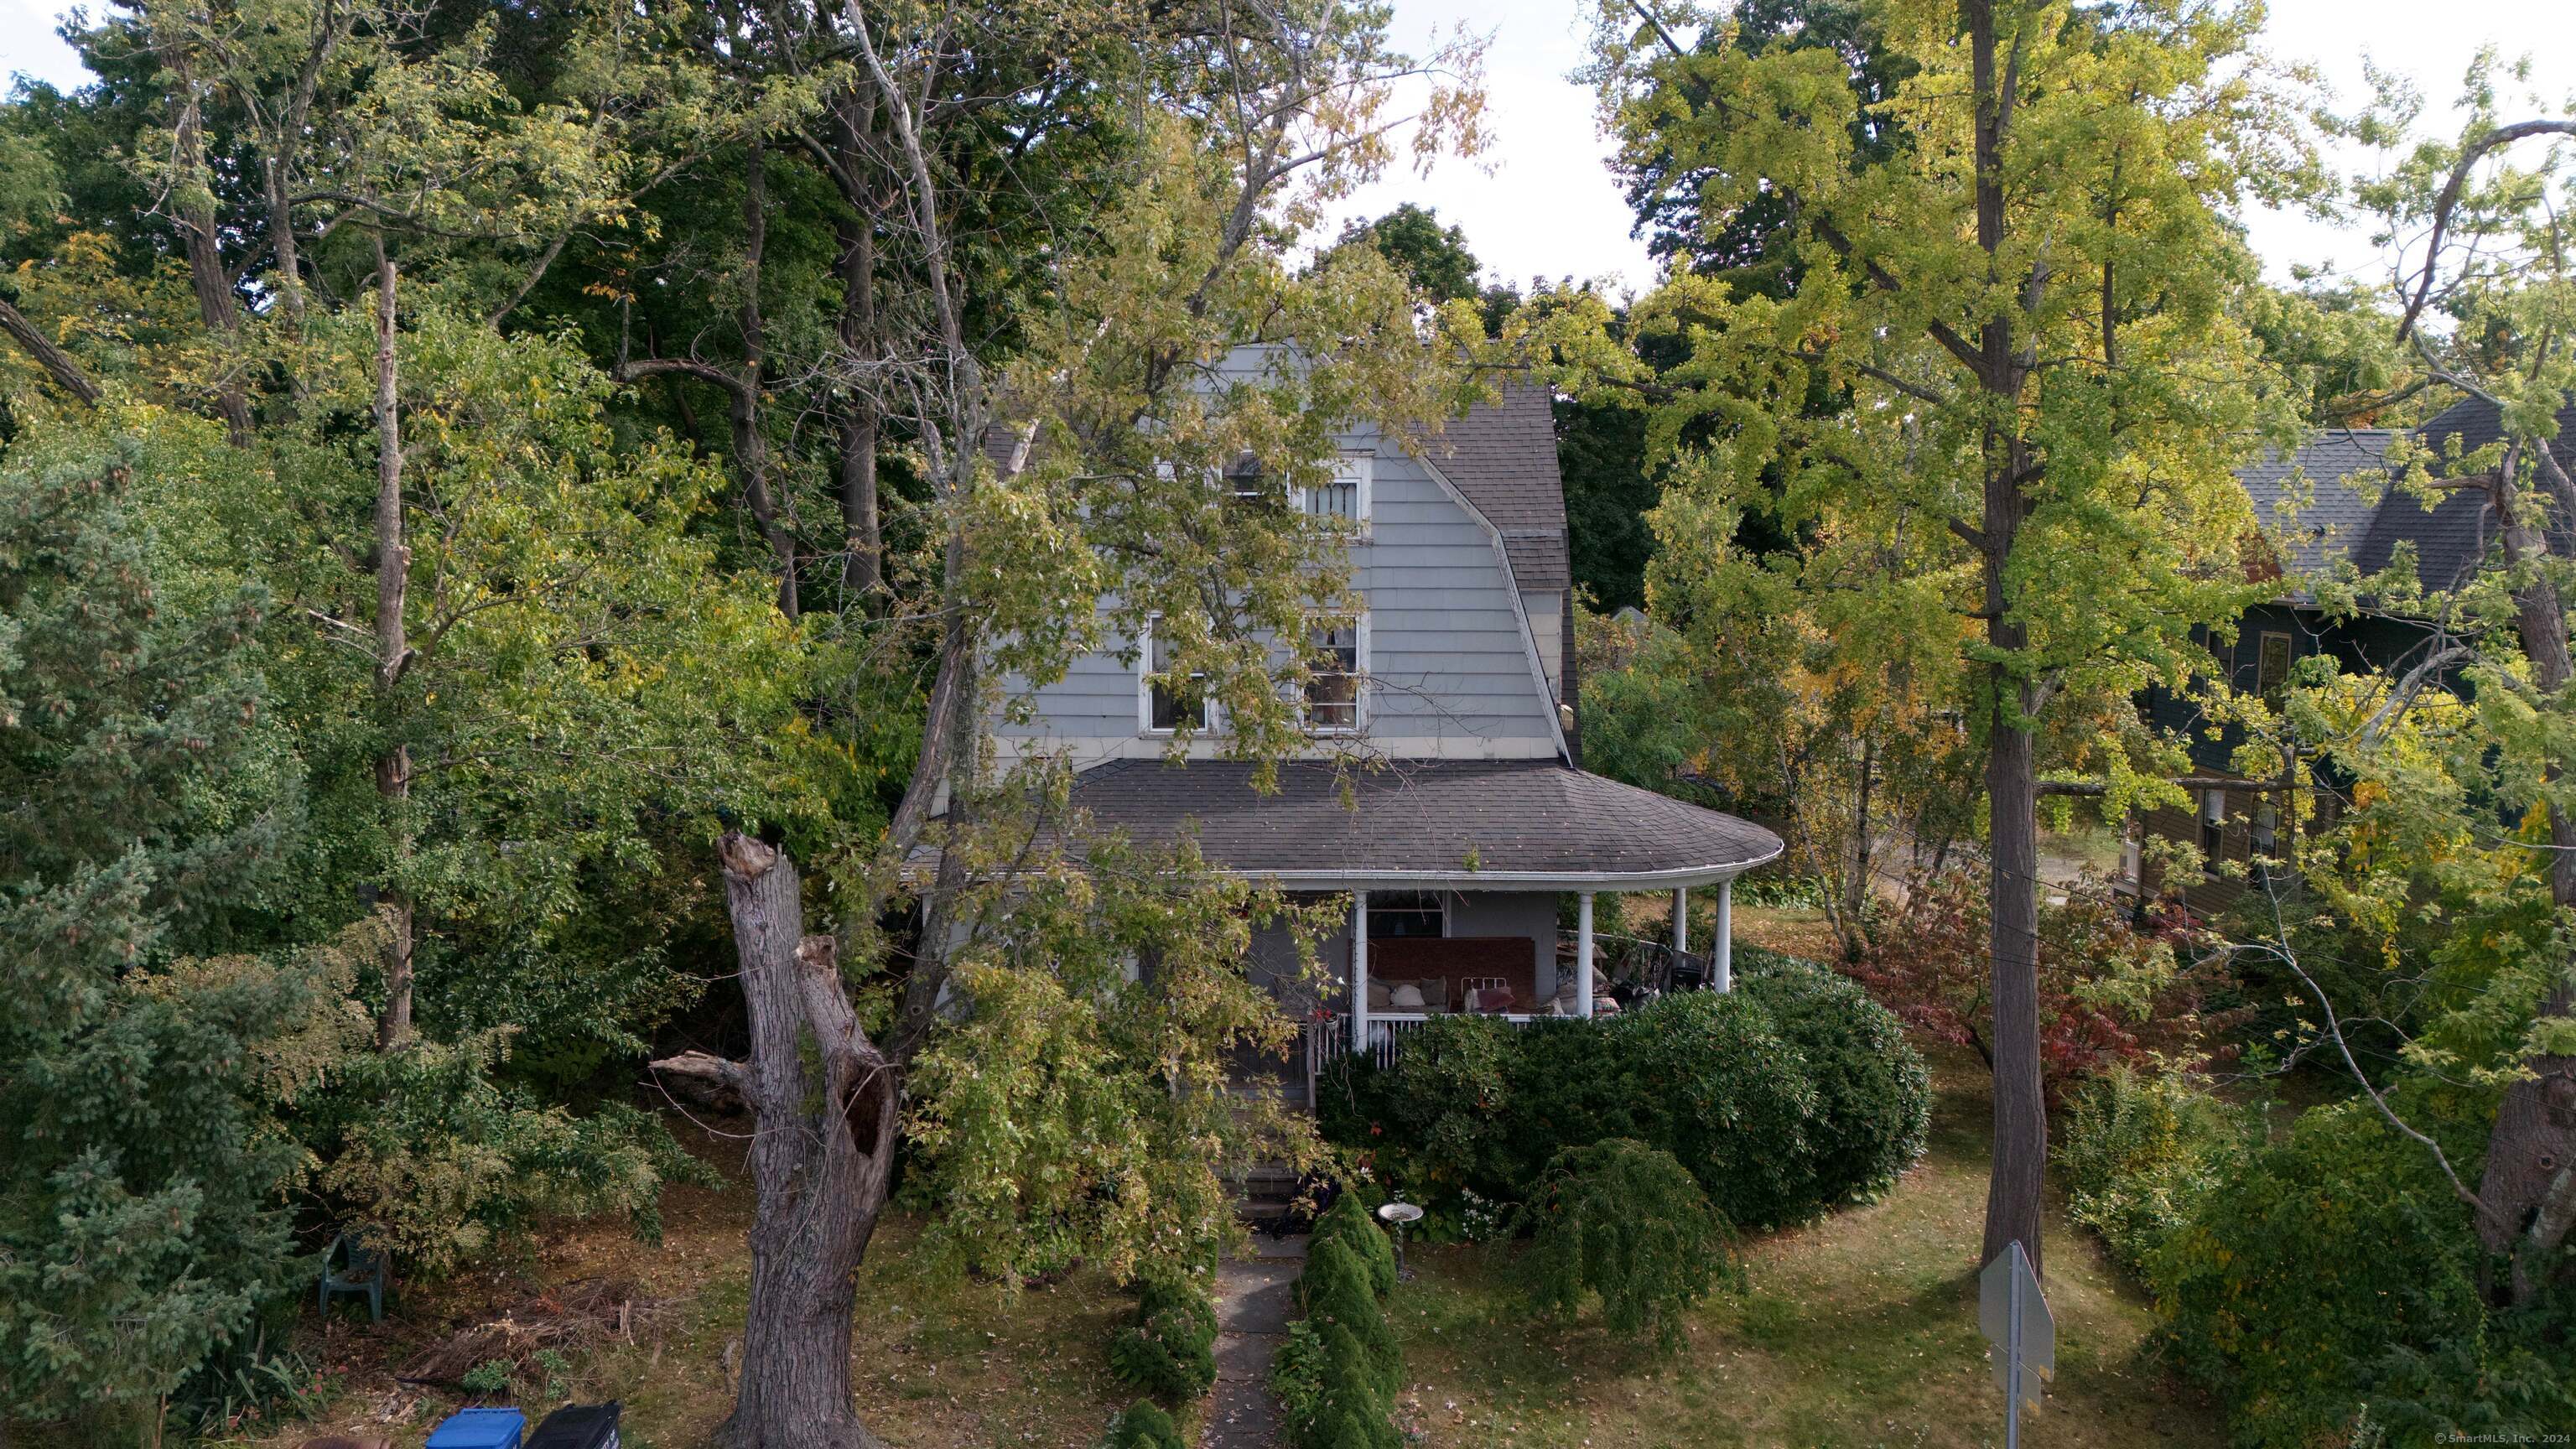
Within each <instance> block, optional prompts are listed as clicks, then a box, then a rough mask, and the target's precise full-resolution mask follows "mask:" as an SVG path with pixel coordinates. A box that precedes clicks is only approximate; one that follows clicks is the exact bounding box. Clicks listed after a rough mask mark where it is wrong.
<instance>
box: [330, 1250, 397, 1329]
mask: <svg viewBox="0 0 2576 1449" xmlns="http://www.w3.org/2000/svg"><path fill="white" fill-rule="evenodd" d="M335 1262H336V1263H338V1264H339V1265H340V1266H339V1268H338V1269H337V1270H334V1269H333V1268H332V1266H331V1265H332V1264H333V1263H335ZM344 1293H345V1294H348V1295H350V1296H352V1297H360V1296H363V1297H364V1298H365V1299H366V1300H367V1321H368V1322H370V1323H382V1322H384V1319H385V1255H384V1254H383V1253H381V1252H379V1251H377V1250H376V1249H374V1248H371V1247H368V1246H367V1245H366V1244H364V1243H362V1242H359V1241H358V1240H357V1239H355V1238H352V1237H350V1236H349V1235H348V1234H347V1233H342V1234H341V1235H340V1236H338V1237H336V1238H333V1239H332V1240H331V1246H330V1247H329V1248H327V1249H325V1250H324V1251H323V1254H322V1288H321V1292H320V1294H319V1296H318V1298H317V1303H316V1306H318V1307H319V1308H320V1309H321V1310H322V1316H323V1317H324V1318H329V1317H330V1316H331V1300H332V1299H333V1298H336V1297H338V1296H340V1295H341V1294H344Z"/></svg>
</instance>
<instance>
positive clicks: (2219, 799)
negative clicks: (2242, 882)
mask: <svg viewBox="0 0 2576 1449" xmlns="http://www.w3.org/2000/svg"><path fill="white" fill-rule="evenodd" d="M2226 858H2227V792H2226V791H2224V790H2203V791H2201V792H2200V859H2201V868H2202V869H2204V870H2206V871H2208V872H2209V873H2210V874H2212V875H2216V874H2217V873H2218V863H2219V862H2220V861H2222V860H2224V859H2226Z"/></svg>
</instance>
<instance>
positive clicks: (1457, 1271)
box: [1391, 910, 2224, 1449]
mask: <svg viewBox="0 0 2576 1449" xmlns="http://www.w3.org/2000/svg"><path fill="white" fill-rule="evenodd" d="M1803 914H1805V913H1799V912H1786V911H1764V912H1760V913H1756V912H1754V911H1751V910H1747V911H1744V912H1740V913H1739V914H1738V922H1739V929H1740V932H1741V934H1742V935H1743V937H1744V938H1746V939H1751V940H1759V941H1761V942H1762V943H1763V944H1766V945H1773V946H1775V947H1779V948H1784V949H1796V948H1797V947H1799V946H1801V945H1804V944H1805V942H1804V940H1803V939H1802V937H1803V936H1805V935H1807V934H1810V933H1811V930H1810V928H1812V927H1813V926H1814V925H1815V924H1816V923H1814V922H1810V921H1806V920H1803V919H1801V917H1802V915H1803ZM1748 918H1749V919H1748ZM1930 1060H1931V1062H1932V1066H1933V1077H1934V1085H1935V1090H1936V1097H1935V1106H1934V1115H1933V1123H1932V1137H1931V1144H1930V1151H1929V1152H1928V1153H1927V1155H1926V1156H1925V1158H1924V1160H1923V1161H1922V1162H1921V1163H1920V1164H1919V1165H1917V1166H1916V1167H1915V1169H1914V1170H1913V1171H1912V1172H1910V1173H1908V1174H1907V1175H1906V1177H1905V1178H1904V1180H1903V1181H1902V1182H1901V1183H1899V1184H1898V1185H1897V1187H1896V1188H1895V1190H1894V1191H1892V1192H1891V1193H1889V1194H1888V1196H1887V1197H1886V1199H1885V1200H1883V1201H1881V1202H1878V1203H1874V1204H1871V1205H1868V1206H1864V1207H1858V1208H1852V1209H1849V1210H1846V1211H1843V1212H1839V1213H1836V1214H1834V1215H1832V1216H1831V1217H1829V1218H1826V1219H1825V1220H1823V1221H1821V1222H1817V1223H1814V1224H1811V1225H1809V1226H1806V1227H1803V1228H1798V1229H1794V1230H1790V1231H1786V1232H1780V1233H1774V1234H1770V1235H1767V1236H1765V1237H1762V1238H1759V1239H1755V1240H1753V1241H1751V1242H1749V1243H1748V1244H1747V1245H1746V1247H1745V1254H1744V1258H1745V1268H1746V1278H1747V1288H1746V1291H1745V1292H1743V1293H1742V1294H1741V1295H1722V1296H1720V1297H1718V1298H1716V1299H1713V1300H1712V1301H1711V1302H1710V1303H1708V1304H1707V1305H1705V1306H1704V1307H1703V1309H1702V1310H1701V1312H1700V1313H1699V1314H1698V1315H1697V1316H1696V1319H1695V1321H1694V1322H1693V1323H1692V1324H1691V1327H1690V1339H1689V1345H1688V1347H1687V1348H1686V1349H1685V1350H1684V1351H1683V1352H1681V1353H1680V1354H1678V1355H1676V1356H1675V1357H1673V1358H1671V1359H1659V1358H1657V1357H1656V1356H1654V1355H1653V1354H1652V1353H1651V1352H1650V1351H1646V1350H1642V1349H1636V1348H1631V1347H1629V1346H1627V1345H1625V1344H1621V1343H1617V1342H1615V1341H1613V1340H1611V1339H1609V1338H1608V1337H1606V1336H1605V1335H1604V1334H1603V1333H1602V1332H1601V1331H1600V1329H1599V1327H1598V1325H1597V1324H1595V1323H1594V1322H1592V1321H1591V1320H1590V1319H1589V1318H1588V1317H1587V1318H1585V1319H1582V1320H1578V1321H1577V1322H1575V1323H1573V1324H1570V1325H1567V1324H1557V1323H1552V1322H1548V1321H1546V1320H1543V1319H1538V1318H1536V1317H1534V1316H1533V1315H1532V1314H1531V1313H1530V1312H1529V1310H1528V1309H1527V1307H1526V1306H1525V1301H1524V1299H1523V1297H1522V1279H1521V1277H1520V1275H1519V1274H1518V1273H1517V1272H1516V1260H1517V1257H1518V1254H1519V1252H1520V1249H1519V1248H1518V1247H1516V1246H1510V1245H1497V1246H1489V1247H1448V1248H1435V1247H1417V1248H1415V1249H1414V1250H1412V1252H1411V1253H1410V1254H1409V1255H1408V1261H1409V1262H1410V1263H1411V1265H1412V1266H1413V1267H1414V1268H1415V1269H1417V1270H1418V1275H1419V1276H1418V1277H1417V1278H1416V1279H1415V1280H1414V1281H1413V1282H1411V1283H1409V1284H1407V1285H1405V1286H1404V1287H1403V1288H1402V1289H1400V1290H1399V1291H1398V1293H1397V1294H1396V1298H1395V1302H1394V1306H1393V1309H1392V1311H1391V1312H1392V1317H1393V1319H1394V1321H1395V1323H1396V1325H1397V1328H1398V1331H1399V1332H1400V1333H1402V1334H1403V1335H1404V1342H1405V1359H1406V1367H1407V1370H1408V1372H1409V1374H1410V1376H1411V1385H1410V1387H1409V1389H1408V1391H1407V1392H1406V1394H1405V1395H1404V1396H1403V1409H1404V1412H1405V1413H1406V1414H1407V1416H1408V1417H1410V1418H1411V1419H1412V1420H1413V1422H1414V1424H1415V1426H1416V1427H1417V1428H1418V1429H1419V1430H1421V1431H1422V1432H1423V1433H1424V1434H1425V1436H1426V1437H1427V1440H1428V1442H1430V1443H1432V1444H1437V1445H1442V1446H1460V1449H1477V1446H1499V1445H1512V1446H1522V1449H1560V1446H1561V1449H1579V1446H1591V1449H1612V1446H1619V1445H1635V1446H1655V1449H1661V1446H1673V1449H1683V1446H1688V1449H1701V1446H1708V1449H1717V1446H1731V1445H1746V1446H1753V1445H1764V1446H1768V1445H1798V1446H1815V1449H1864V1446H1869V1449H1875V1446H1918V1445H1919V1446H1940V1449H1967V1446H1982V1445H1989V1444H1999V1443H2001V1442H2002V1438H2003V1423H2002V1409H2003V1396H2002V1394H2001V1393H2000V1392H1999V1391H1997V1390H1996V1388H1995V1386H1994V1381H1993V1378H1992V1376H1991V1370H1990V1369H1989V1367H1988V1363H1987V1359H1986V1353H1985V1345H1984V1340H1983V1339H1982V1338H1980V1337H1979V1335H1978V1332H1977V1315H1976V1283H1975V1280H1974V1270H1975V1266H1976V1256H1977V1250H1978V1240H1979V1237H1980V1232H1981V1227H1982V1223H1983V1219H1984V1211H1985V1195H1986V1172H1987V1166H1988V1161H1989V1157H1988V1152H1987V1140H1988V1137H1987V1122H1988V1114H1989V1112H1990V1110H1991V1105H1990V1098H1989V1097H1988V1095H1987V1087H1986V1073H1985V1069H1984V1067H1983V1065H1982V1064H1981V1063H1980V1062H1979V1061H1978V1060H1977V1059H1976V1057H1975V1056H1974V1055H1973V1054H1970V1053H1968V1052H1965V1051H1961V1050H1957V1049H1954V1048H1940V1049H1936V1050H1935V1051H1934V1052H1933V1053H1932V1054H1931V1055H1930ZM2048 1234H2049V1236H2048V1240H2047V1249H2048V1267H2049V1274H2048V1280H2047V1292H2048V1297H2049V1304H2050V1307H2051V1308H2052V1309H2053V1310H2054V1312H2055V1314H2056V1319H2057V1365H2058V1373H2057V1379H2056V1384H2055V1390H2054V1392H2053V1393H2052V1394H2051V1397H2050V1400H2049V1403H2048V1405H2047V1407H2046V1408H2045V1409H2044V1410H2042V1411H2041V1412H2040V1413H2039V1414H2038V1415H2036V1416H2035V1417H2031V1418H2027V1419H2025V1422H2024V1434H2023V1442H2024V1443H2026V1444H2028V1445H2030V1446H2031V1449H2058V1446H2077V1445H2088V1446H2089V1445H2099V1446H2115V1445H2117V1446H2128V1445H2159V1446H2163V1445H2171V1446H2186V1445H2192V1446H2197V1445H2208V1446H2216V1445H2219V1444H2222V1443H2223V1442H2224V1436H2223V1434H2222V1432H2221V1430H2220V1428H2219V1424H2218V1420H2217V1417H2216V1415H2215V1414H2214V1413H2213V1412H2212V1411H2211V1410H2210V1409H2209V1408H2208V1407H2207V1406H2206V1405H2204V1404H2201V1403H2200V1402H2198V1401H2197V1399H2196V1397H2195V1396H2193V1395H2191V1394H2189V1393H2187V1392H2185V1391H2183V1390H2181V1389H2179V1388H2178V1387H2177V1386H2175V1385H2174V1384H2172V1383H2171V1382H2170V1381H2169V1380H2168V1379H2167V1378H2166V1377H2165V1376H2164V1375H2163V1374H2162V1373H2161V1371H2160V1370H2159V1369H2158V1368H2157V1367H2156V1366H2155V1365H2154V1364H2152V1363H2151V1362H2147V1361H2145V1360H2144V1359H2143V1358H2142V1356H2141V1348H2142V1345H2143V1344H2144V1342H2145V1340H2146V1338H2147V1335H2148V1332H2149V1330H2150V1329H2151V1327H2152V1326H2153V1314H2152V1312H2151V1311H2150V1310H2149V1308H2148V1307H2147V1305H2146V1303H2145V1302H2144V1300H2143V1297H2142V1295H2141V1294H2140V1292H2139V1291H2138V1288H2137V1285H2136V1284H2135V1283H2133V1282H2131V1281H2130V1280H2128V1279H2127V1278H2126V1277H2125V1276H2124V1275H2123V1274H2122V1273H2121V1272H2120V1270H2119V1269H2118V1268H2116V1267H2115V1266H2113V1265H2112V1264H2111V1262H2110V1261H2109V1260H2108V1259H2107V1258H2106V1257H2105V1256H2104V1255H2103V1253H2102V1251H2101V1249H2100V1247H2099V1246H2098V1245H2097V1244H2096V1243H2095V1242H2094V1241H2093V1240H2092V1239H2091V1237H2090V1236H2089V1235H2087V1234H2085V1233H2083V1232H2082V1231H2081V1230H2079V1229H2077V1228H2076V1227H2075V1226H2074V1225H2073V1224H2072V1223H2070V1222H2069V1221H2067V1219H2066V1216H2065V1214H2064V1212H2063V1211H2062V1208H2061V1207H2059V1206H2057V1205H2052V1209H2051V1212H2050V1214H2049V1218H2048Z"/></svg>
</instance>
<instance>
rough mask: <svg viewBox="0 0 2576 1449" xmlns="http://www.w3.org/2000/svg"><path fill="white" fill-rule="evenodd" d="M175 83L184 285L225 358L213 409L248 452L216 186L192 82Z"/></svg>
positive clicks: (246, 409) (185, 78) (235, 316)
mask: <svg viewBox="0 0 2576 1449" xmlns="http://www.w3.org/2000/svg"><path fill="white" fill-rule="evenodd" d="M178 79H179V86H180V95H179V98H178V124H177V125H176V126H175V127H174V128H173V135H174V139H175V141H176V143H177V146H178V152H179V172H180V175H179V180H178V181H177V183H176V184H177V186H178V187H179V188H181V194H180V195H179V196H178V197H175V198H173V199H174V201H175V202H176V206H175V208H174V210H175V219H176V220H177V222H178V223H179V236H180V240H181V241H182V242H183V243H184V244H185V246H186V248H187V253H188V280H189V283H190V284H191V285H192V286H193V287H194V288H195V290H196V293H197V315H198V317H199V318H200V319H201V320H203V321H204V323H205V324H206V330H207V331H209V332H212V333H213V334H215V340H216V342H217V343H218V344H219V345H220V346H221V349H222V351H223V353H224V354H225V355H224V356H223V357H221V358H220V359H218V361H217V363H216V366H217V367H218V368H219V369H221V371H220V373H219V375H218V376H217V378H216V380H215V409H216V411H217V412H219V413H221V414H222V415H223V419H224V435H225V437H226V438H228V439H229V440H230V441H231V442H232V445H233V446H234V447H237V448H239V447H246V446H248V445H249V443H250V434H251V418H250V399H249V397H248V396H247V395H246V394H245V393H244V392H243V391H242V381H241V369H240V362H241V359H240V357H239V355H238V354H239V352H240V350H241V328H240V324H239V317H240V314H239V312H238V311H237V310H236V309H235V308H234V306H233V287H232V278H231V277H230V276H229V275H228V274H227V273H226V272H225V270H224V254H223V248H222V246H221V245H220V244H219V243H218V242H217V240H216V233H217V223H216V220H215V208H214V201H213V197H212V195H211V193H210V192H208V191H207V190H206V189H205V188H208V187H210V186H212V185H213V184H214V183H213V179H212V177H211V176H210V175H209V174H208V172H207V169H206V153H205V143H204V140H203V138H202V136H201V134H200V131H199V126H200V121H199V112H198V109H197V89H196V79H195V77H193V76H192V75H190V74H189V73H188V71H187V69H186V68H185V67H184V66H183V67H181V68H180V70H179V72H178Z"/></svg>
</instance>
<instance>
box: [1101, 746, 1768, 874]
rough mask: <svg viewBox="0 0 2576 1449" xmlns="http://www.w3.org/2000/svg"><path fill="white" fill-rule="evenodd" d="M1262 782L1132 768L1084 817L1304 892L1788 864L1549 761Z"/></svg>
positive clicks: (1427, 765) (1655, 799) (1112, 781)
mask: <svg viewBox="0 0 2576 1449" xmlns="http://www.w3.org/2000/svg"><path fill="white" fill-rule="evenodd" d="M1254 778H1255V777H1254V767H1253V766H1251V765H1250V764H1238V763H1233V762H1228V761H1212V760H1201V761H1193V762H1191V763H1189V764H1188V765H1186V766H1182V765H1173V764H1167V763H1165V762H1163V761H1160V760H1122V761H1118V762H1115V763H1111V764H1106V765H1101V766H1098V767H1095V768H1093V769H1090V770H1086V771H1084V772H1083V773H1082V774H1080V775H1078V776H1076V777H1075V778H1074V782H1073V801H1072V803H1073V805H1074V807H1075V808H1076V809H1078V810H1084V811H1088V812H1089V813H1090V816H1091V821H1092V826H1093V828H1094V829H1096V830H1117V831H1122V832H1124V833H1126V834H1127V835H1128V836H1129V837H1130V838H1133V839H1135V840H1138V841H1140V842H1153V843H1163V842H1169V841H1173V840H1176V839H1178V838H1179V837H1180V835H1181V834H1182V832H1183V831H1184V830H1192V831H1195V832H1196V835H1197V839H1198V843H1199V848H1200V849H1201V850H1202V851H1204V852H1205V853H1206V855H1207V857H1208V859H1209V860H1210V862H1211V863H1213V864H1215V865H1217V866H1219V867H1220V868H1222V869H1225V870H1228V871H1231V872H1233V873H1235V874H1238V875H1244V876H1251V877H1256V878H1262V879H1272V880H1276V881H1277V882H1278V883H1279V884H1281V885H1283V886H1292V887H1309V888H1321V889H1353V888H1358V889H1365V888H1368V887H1371V886H1385V887H1397V886H1408V885H1410V886H1422V887H1444V888H1448V889H1460V890H1477V889H1481V890H1509V889H1515V888H1518V889H1541V890H1570V889H1581V888H1583V887H1585V886H1599V887H1600V888H1602V889H1605V890H1637V889H1647V888H1651V887H1657V886H1686V885H1702V884H1707V883H1710V882H1714V881H1719V880H1727V879H1731V878H1733V877H1734V876H1736V875H1739V874H1741V873H1742V872H1744V871H1745V870H1747V869H1750V868H1751V867H1753V866H1756V865H1760V864H1762V863H1763V862H1765V861H1768V860H1771V859H1773V858H1774V857H1776V856H1778V855H1779V854H1780V837H1779V836H1777V835H1774V834H1772V833H1771V832H1770V831H1768V830H1765V829H1763V828H1762V827H1761V826H1759V825H1756V824H1754V823H1753V822H1751V821H1749V820H1740V819H1737V818H1736V817H1735V816H1732V815H1726V814H1721V813H1720V812H1718V811H1715V810H1708V809H1703V808H1701V807H1700V806H1697V805H1691V804H1687V803H1685V802H1683V801H1680V800H1675V799H1673V798H1671V797H1670V796H1666V795H1659V794H1656V793H1655V792H1654V791H1652V790H1641V789H1638V788H1637V787H1635V786H1633V785H1623V784H1620V783H1619V782H1617V781H1615V780H1607V779H1603V778H1602V777H1601V776H1599V775H1587V774H1585V773H1584V772H1582V771H1581V770H1575V769H1569V768H1567V767H1566V766H1564V765H1561V764H1558V763H1556V762H1555V761H1552V760H1511V761H1482V760H1478V761H1469V760H1444V761H1407V762H1403V763H1399V764H1395V765H1391V766H1385V767H1382V768H1375V769H1371V768H1368V767H1366V766H1363V765H1360V764H1358V763H1356V762H1355V763H1353V764H1351V765H1350V766H1348V767H1347V768H1337V767H1336V766H1335V765H1333V764H1331V763H1327V762H1292V763H1286V764H1282V765H1280V766H1279V773H1278V789H1277V792H1276V793H1274V794H1263V793H1260V792H1259V791H1257V790H1256V789H1255V788H1254ZM1346 787H1347V788H1346Z"/></svg>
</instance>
